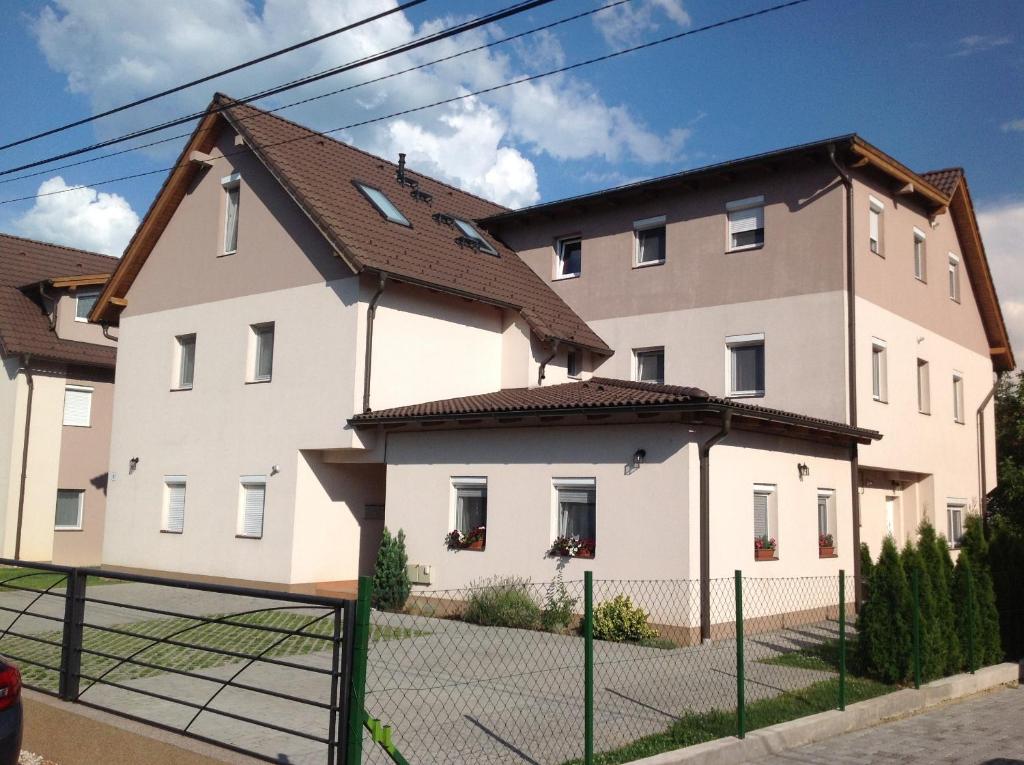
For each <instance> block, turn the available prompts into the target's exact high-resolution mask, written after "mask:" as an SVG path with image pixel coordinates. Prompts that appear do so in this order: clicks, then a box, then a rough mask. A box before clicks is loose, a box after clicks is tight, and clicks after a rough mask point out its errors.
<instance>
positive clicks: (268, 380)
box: [245, 377, 272, 385]
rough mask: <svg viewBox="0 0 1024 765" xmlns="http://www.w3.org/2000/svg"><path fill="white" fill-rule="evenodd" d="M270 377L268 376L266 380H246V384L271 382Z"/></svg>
mask: <svg viewBox="0 0 1024 765" xmlns="http://www.w3.org/2000/svg"><path fill="white" fill-rule="evenodd" d="M271 381H272V378H270V377H268V378H267V379H266V380H246V381H245V384H246V385H262V384H264V383H268V382H271Z"/></svg>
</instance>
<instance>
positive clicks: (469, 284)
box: [94, 94, 611, 354]
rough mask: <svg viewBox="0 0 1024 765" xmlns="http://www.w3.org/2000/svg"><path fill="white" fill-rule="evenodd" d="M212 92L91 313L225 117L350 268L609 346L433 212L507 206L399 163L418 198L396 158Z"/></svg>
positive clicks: (162, 221) (600, 347)
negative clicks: (367, 189)
mask: <svg viewBox="0 0 1024 765" xmlns="http://www.w3.org/2000/svg"><path fill="white" fill-rule="evenodd" d="M233 103H234V102H233V101H232V100H231V99H229V98H228V97H226V96H223V95H221V94H217V95H216V96H215V97H214V100H213V103H212V104H211V109H223V110H222V111H220V112H210V111H208V112H207V115H206V117H205V118H204V119H203V120H202V121H201V122H200V125H199V127H198V128H197V129H196V132H195V133H194V134H193V137H192V140H191V141H190V142H189V144H188V146H186V148H185V151H184V152H183V153H182V159H181V160H179V167H178V168H176V169H175V170H174V171H172V173H171V175H170V176H169V177H168V179H167V181H166V182H165V184H164V188H163V189H161V192H160V194H159V195H158V197H157V201H156V202H154V204H153V207H151V208H150V211H149V212H148V213H147V215H146V218H145V219H144V220H143V223H142V225H141V226H140V228H139V231H138V232H137V233H136V236H135V238H133V240H132V242H131V244H129V246H128V249H127V250H126V251H125V256H124V258H123V262H122V265H121V267H120V268H119V269H118V273H117V274H116V275H115V276H114V278H113V279H112V280H111V282H110V284H109V285H108V288H107V290H105V291H104V294H103V296H102V297H101V299H100V301H99V302H98V304H97V308H96V312H95V313H94V317H98V316H101V315H106V316H108V317H109V316H111V315H112V314H113V312H112V310H111V308H110V305H109V302H108V301H109V298H111V297H114V298H123V297H124V295H125V294H126V293H127V291H128V288H129V287H130V286H131V282H132V280H133V279H134V276H135V274H137V273H138V270H139V269H140V268H141V267H142V263H143V262H144V261H145V258H146V257H147V256H148V254H149V251H150V250H151V249H152V247H153V245H154V244H155V242H156V240H157V238H158V237H159V235H160V232H161V231H162V230H163V227H164V226H166V224H167V221H169V219H170V216H171V215H173V211H174V208H176V207H177V204H178V202H179V201H180V199H181V197H182V196H183V194H184V188H185V186H186V185H187V183H188V181H189V180H190V179H191V177H192V175H193V174H194V173H195V172H196V171H197V167H198V166H197V165H196V164H195V163H191V162H189V161H185V160H186V158H188V157H189V156H190V155H191V152H192V151H200V152H208V151H210V150H211V149H212V147H213V143H214V141H215V139H216V134H217V133H219V132H220V129H221V128H222V127H223V124H224V121H226V122H227V123H229V124H230V125H231V127H232V128H234V129H235V130H236V131H237V132H238V133H239V134H240V135H241V136H242V137H243V138H244V139H245V143H246V146H247V147H248V148H249V149H250V150H251V151H252V152H253V154H254V155H255V156H257V157H258V158H259V159H260V160H261V161H262V162H263V164H264V165H266V167H267V169H268V170H269V171H270V172H271V174H272V175H273V176H274V177H275V178H276V179H277V181H278V182H279V183H280V184H281V185H282V187H283V188H284V189H285V191H286V192H287V193H288V194H289V195H290V196H291V197H292V198H293V199H294V200H295V202H296V203H297V204H298V205H299V207H300V208H301V209H302V210H303V211H304V212H305V213H306V215H307V216H308V217H309V218H310V219H311V221H312V222H313V223H314V225H316V226H317V228H318V229H319V230H320V232H321V233H322V234H323V235H324V236H325V237H326V238H327V240H328V241H329V242H330V243H331V244H332V246H333V247H334V248H335V249H336V250H337V252H338V253H339V255H340V256H341V257H342V258H343V259H344V260H345V261H346V262H347V263H348V264H349V266H351V268H352V269H353V270H354V271H356V272H361V271H369V272H374V273H382V274H387V275H388V276H389V277H392V278H395V279H397V280H400V281H404V282H408V283H411V284H417V285H421V286H426V287H429V288H432V289H438V290H441V291H445V292H449V293H453V294H457V295H461V296H464V297H469V298H474V299H477V300H481V301H483V302H487V303H491V304H494V305H498V306H502V307H506V308H511V309H513V310H516V311H519V312H520V313H521V314H522V316H523V318H524V319H525V320H526V322H527V323H528V324H529V326H530V327H531V328H532V329H533V330H534V332H535V333H536V334H537V335H538V336H539V337H540V338H541V339H542V340H560V341H564V342H567V343H570V344H574V345H578V346H580V347H583V348H588V349H591V350H594V351H597V352H599V353H603V354H609V353H611V350H610V349H609V348H608V346H607V345H606V344H605V342H604V341H603V340H602V339H601V338H600V337H598V335H597V334H596V333H595V332H594V331H593V330H592V329H591V328H590V327H589V326H588V325H587V324H586V322H584V321H583V320H582V319H581V318H580V317H579V316H578V315H577V314H576V313H575V312H574V311H573V310H572V309H571V308H569V306H568V305H567V304H566V303H565V302H564V301H563V300H562V299H561V298H560V297H559V296H558V295H557V294H556V293H555V292H554V290H552V289H551V287H550V286H549V285H548V284H547V283H545V281H544V280H543V279H541V278H540V277H539V276H538V275H537V274H536V273H534V271H533V270H532V269H531V268H530V267H529V266H528V265H526V263H524V262H523V261H522V260H521V259H520V258H519V256H518V255H517V254H516V253H515V252H514V251H512V250H510V249H509V248H508V247H506V246H505V245H504V244H502V243H501V242H499V241H497V240H494V239H493V238H490V244H491V245H492V246H493V247H494V249H495V250H496V251H497V255H490V254H487V253H485V252H481V251H478V250H476V249H474V248H472V247H469V246H466V244H465V243H463V244H460V243H459V241H458V239H459V234H460V232H459V231H458V229H456V228H455V227H454V226H453V225H451V223H450V222H445V221H444V220H443V219H441V220H438V219H435V218H434V215H435V214H437V213H440V214H442V215H449V216H455V217H458V218H464V219H467V220H475V219H477V218H484V217H487V216H489V215H494V214H495V213H498V212H501V211H502V210H504V209H505V208H503V207H501V206H500V205H496V204H494V203H492V202H488V201H485V200H483V199H480V198H479V197H476V196H473V195H472V194H468V193H466V192H464V191H460V190H459V189H456V188H454V187H452V186H449V185H447V184H444V183H441V182H439V181H436V180H434V179H432V178H429V177H427V176H424V175H421V174H419V173H415V172H413V171H411V170H409V169H407V170H406V176H407V177H409V178H411V179H414V180H415V181H416V182H417V183H418V190H419V191H421V192H425V193H427V194H429V195H430V197H431V201H429V202H426V201H420V200H417V199H415V198H414V197H413V196H412V193H411V189H410V188H408V187H404V186H402V185H400V184H399V183H398V181H397V180H396V172H397V165H395V164H393V163H391V162H388V161H386V160H384V159H381V158H380V157H376V156H374V155H372V154H368V153H366V152H364V151H361V150H359V149H356V148H354V147H352V146H349V145H348V144H345V143H342V142H340V141H337V140H335V139H333V138H330V137H329V136H326V135H322V134H318V133H315V132H314V131H312V130H309V129H308V128H305V127H302V126H301V125H297V124H296V123H294V122H291V121H289V120H286V119H282V118H281V117H277V116H275V115H272V114H269V113H267V112H264V111H262V110H259V109H256V108H254V107H252V106H248V105H241V104H238V105H232V104H233ZM356 181H359V182H362V183H364V184H366V185H368V186H372V187H376V188H378V189H380V190H381V191H383V192H384V193H385V194H386V195H387V196H388V198H389V199H390V200H391V201H392V203H394V204H395V205H396V206H397V207H398V208H399V210H401V212H402V213H403V214H404V215H405V217H406V218H407V219H408V220H409V222H410V223H411V224H412V225H411V226H409V227H407V226H403V225H399V224H396V223H391V222H389V221H387V220H386V219H385V218H384V217H383V216H382V215H381V214H380V213H378V212H377V210H376V208H375V207H374V206H373V205H371V204H370V202H369V201H367V199H366V198H364V197H363V195H362V194H361V193H360V191H359V190H358V189H357V188H356V186H355V184H354V182H356Z"/></svg>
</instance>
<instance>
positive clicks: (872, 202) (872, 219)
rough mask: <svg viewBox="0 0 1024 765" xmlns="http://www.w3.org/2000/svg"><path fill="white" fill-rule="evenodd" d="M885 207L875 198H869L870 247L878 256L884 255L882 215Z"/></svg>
mask: <svg viewBox="0 0 1024 765" xmlns="http://www.w3.org/2000/svg"><path fill="white" fill-rule="evenodd" d="M884 211H885V205H883V204H882V203H881V202H880V201H879V200H877V199H875V198H874V197H868V245H869V246H870V247H871V251H872V252H873V253H875V254H876V255H881V254H882V213H883V212H884Z"/></svg>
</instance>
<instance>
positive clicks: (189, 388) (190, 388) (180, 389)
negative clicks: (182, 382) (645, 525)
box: [171, 385, 192, 393]
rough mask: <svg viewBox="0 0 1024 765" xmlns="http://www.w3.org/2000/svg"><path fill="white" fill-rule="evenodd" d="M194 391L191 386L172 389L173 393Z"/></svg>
mask: <svg viewBox="0 0 1024 765" xmlns="http://www.w3.org/2000/svg"><path fill="white" fill-rule="evenodd" d="M186 390H192V386H191V385H189V386H188V387H186V388H171V393H181V392H182V391H186Z"/></svg>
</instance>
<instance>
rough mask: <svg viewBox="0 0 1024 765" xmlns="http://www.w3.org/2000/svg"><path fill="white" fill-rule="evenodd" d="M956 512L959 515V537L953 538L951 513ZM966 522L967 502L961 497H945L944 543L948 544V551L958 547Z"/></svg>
mask: <svg viewBox="0 0 1024 765" xmlns="http://www.w3.org/2000/svg"><path fill="white" fill-rule="evenodd" d="M954 509H955V510H957V511H959V513H960V536H959V537H954V535H953V511H954ZM966 521H967V500H966V499H963V498H961V497H946V532H947V536H946V541H947V542H948V543H949V547H950V549H953V550H955V549H958V548H959V547H960V540H961V539H962V538H963V535H964V525H965V523H966Z"/></svg>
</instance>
